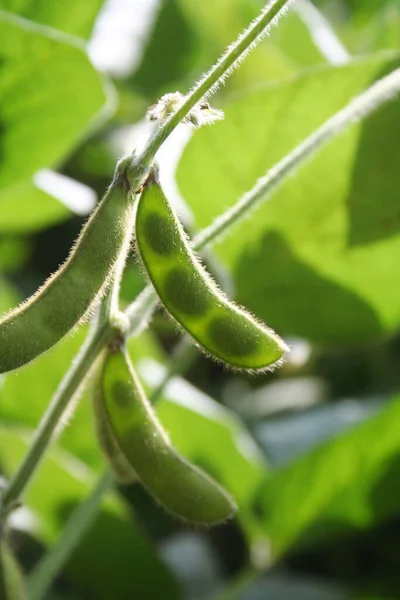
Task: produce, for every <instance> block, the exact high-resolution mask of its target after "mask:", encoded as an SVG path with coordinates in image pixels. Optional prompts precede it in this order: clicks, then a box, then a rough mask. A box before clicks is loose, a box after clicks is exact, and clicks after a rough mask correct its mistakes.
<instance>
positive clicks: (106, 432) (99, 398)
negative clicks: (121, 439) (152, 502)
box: [93, 354, 137, 485]
mask: <svg viewBox="0 0 400 600" xmlns="http://www.w3.org/2000/svg"><path fill="white" fill-rule="evenodd" d="M104 360H105V354H103V356H102V357H101V358H100V364H99V365H98V367H97V369H96V373H95V379H94V389H93V409H94V421H95V428H96V433H97V439H98V441H99V444H100V447H101V449H102V451H103V454H104V455H105V457H106V459H107V461H108V463H109V465H110V467H111V470H112V472H113V473H114V476H115V478H116V479H117V481H118V482H119V483H121V484H125V485H128V484H129V483H133V482H134V481H136V480H137V475H136V473H135V471H134V470H133V468H132V466H131V465H130V463H129V461H128V460H127V459H126V457H125V455H124V454H123V453H122V452H121V450H120V448H119V445H118V442H117V440H116V439H115V435H114V432H113V430H112V429H111V426H110V423H109V420H108V416H107V413H106V410H105V406H104V399H103V387H102V372H103V365H104Z"/></svg>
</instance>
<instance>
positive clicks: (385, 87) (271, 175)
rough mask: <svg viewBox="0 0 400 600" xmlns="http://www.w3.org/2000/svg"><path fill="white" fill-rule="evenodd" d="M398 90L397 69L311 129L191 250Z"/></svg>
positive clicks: (266, 196)
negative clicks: (307, 135)
mask: <svg viewBox="0 0 400 600" xmlns="http://www.w3.org/2000/svg"><path fill="white" fill-rule="evenodd" d="M399 92H400V69H396V70H395V71H393V72H392V73H390V74H389V75H386V76H385V77H382V79H379V80H378V81H377V82H376V83H374V84H373V85H372V86H371V87H369V88H368V89H367V90H366V91H365V92H363V93H362V94H360V95H359V96H357V97H356V98H355V99H354V100H352V101H351V102H349V104H347V106H345V108H343V109H342V110H340V111H339V112H337V113H336V114H334V115H333V116H332V117H331V118H329V119H328V120H327V121H325V123H324V124H323V125H321V127H319V128H318V129H317V130H316V131H314V132H313V133H312V134H311V135H310V136H309V137H307V138H306V139H305V140H304V141H303V142H302V143H301V144H299V145H298V146H297V147H296V148H295V149H294V150H293V151H292V152H291V153H290V154H288V155H287V156H285V158H283V159H282V160H281V161H279V162H278V163H277V164H276V165H275V166H274V167H272V169H270V170H269V171H268V173H267V174H266V175H265V176H264V177H261V179H259V180H258V181H257V183H256V184H255V186H254V187H253V188H252V189H251V190H250V191H249V192H247V193H246V194H244V196H242V198H241V199H240V200H239V201H238V202H237V203H236V204H235V205H234V206H233V207H232V208H231V209H230V210H228V211H226V212H225V213H224V214H223V215H221V216H220V217H218V218H217V219H216V220H215V221H214V222H213V223H212V224H211V225H210V226H209V227H206V228H205V229H204V230H203V231H202V232H200V234H199V235H198V236H196V237H195V239H194V240H193V247H194V248H195V250H202V249H203V248H205V247H206V246H208V245H209V244H210V243H213V242H215V241H216V240H217V239H218V238H220V237H221V235H223V234H224V233H226V232H227V231H228V230H229V229H230V228H231V227H232V225H234V224H236V223H237V222H239V221H241V220H242V219H243V218H244V217H245V216H247V214H248V212H249V211H250V210H252V209H253V208H255V207H256V206H257V205H258V204H260V203H261V202H264V201H265V200H268V199H269V197H270V195H271V193H272V192H273V191H275V189H276V188H277V187H278V186H279V185H281V184H282V183H283V182H284V181H285V180H286V178H287V177H289V176H290V175H293V173H294V172H295V171H296V169H298V168H299V167H300V166H303V165H304V164H305V163H306V161H307V160H308V159H309V158H310V157H311V156H313V155H314V154H316V153H317V152H318V150H320V149H321V148H322V147H323V146H325V145H326V144H327V143H328V142H330V141H331V140H333V139H334V138H335V137H336V136H338V135H339V134H340V133H342V132H343V131H345V130H346V129H347V128H348V127H349V126H350V125H352V124H354V123H357V122H359V121H361V120H363V119H365V118H366V117H368V116H369V115H370V114H371V113H373V112H375V111H376V110H377V109H378V108H380V107H381V106H382V105H383V104H385V103H386V102H388V101H389V100H392V99H393V98H394V97H395V96H396V95H397V94H398V93H399Z"/></svg>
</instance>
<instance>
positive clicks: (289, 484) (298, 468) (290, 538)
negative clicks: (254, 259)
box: [254, 399, 400, 557]
mask: <svg viewBox="0 0 400 600" xmlns="http://www.w3.org/2000/svg"><path fill="white" fill-rule="evenodd" d="M399 423H400V399H396V400H395V401H392V402H390V403H389V404H388V405H387V406H386V407H385V408H384V409H383V410H382V411H381V412H380V413H379V414H378V415H377V416H376V417H374V418H372V419H370V420H368V421H367V422H366V423H363V424H362V425H360V426H358V427H356V428H354V429H352V430H351V431H349V432H347V433H345V434H343V435H340V436H337V437H336V438H335V439H333V440H331V441H329V442H327V443H325V444H323V445H321V446H319V447H317V448H315V449H314V450H312V451H311V452H310V453H308V454H307V455H305V456H304V457H302V458H300V459H298V460H296V461H294V462H292V463H291V464H289V465H288V466H287V467H285V468H283V469H282V470H280V471H277V472H276V473H275V474H273V475H272V476H270V477H269V478H267V479H266V480H265V482H264V484H263V485H262V487H261V489H260V491H259V493H258V495H257V497H256V499H255V502H254V510H255V511H256V512H257V514H258V516H259V519H260V530H261V531H262V532H263V533H264V534H265V535H266V536H267V537H268V538H269V540H270V543H271V546H272V551H273V555H274V556H275V557H278V556H281V555H282V554H284V553H286V552H287V551H288V550H290V549H292V548H293V547H296V546H298V545H308V546H309V545H312V544H315V543H318V542H319V541H321V540H322V539H323V540H325V541H326V540H327V539H329V538H330V537H334V536H340V535H344V534H347V533H354V532H355V531H361V530H366V529H368V528H371V527H372V526H374V525H377V524H379V523H382V522H384V521H385V520H388V519H389V518H390V517H392V516H394V515H396V514H397V513H398V507H399V503H400V490H399V486H398V481H399V472H400V459H399V457H400V426H399Z"/></svg>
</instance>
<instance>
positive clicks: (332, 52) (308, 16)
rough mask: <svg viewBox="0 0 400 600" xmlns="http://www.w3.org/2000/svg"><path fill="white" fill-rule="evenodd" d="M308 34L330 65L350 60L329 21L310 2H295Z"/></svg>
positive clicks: (294, 5)
mask: <svg viewBox="0 0 400 600" xmlns="http://www.w3.org/2000/svg"><path fill="white" fill-rule="evenodd" d="M293 10H295V11H296V12H297V14H298V15H299V17H300V18H301V20H302V21H303V23H304V24H305V25H306V27H307V28H308V30H309V32H310V36H311V38H312V40H313V42H314V44H315V46H316V48H318V50H319V51H320V53H321V54H322V56H324V57H325V58H326V60H327V61H328V62H330V63H331V64H332V65H337V66H339V65H345V64H347V63H348V62H349V61H350V60H351V56H350V54H349V53H348V52H347V50H346V48H345V47H344V45H343V44H342V42H341V41H340V39H339V38H338V36H337V35H336V33H335V31H334V30H333V28H332V26H331V24H330V23H329V21H328V20H327V19H326V18H325V17H324V15H323V14H322V13H321V12H320V11H319V10H318V8H316V7H315V6H314V4H313V3H312V2H310V0H297V1H296V2H295V3H294V4H293Z"/></svg>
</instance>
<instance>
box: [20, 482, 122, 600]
mask: <svg viewBox="0 0 400 600" xmlns="http://www.w3.org/2000/svg"><path fill="white" fill-rule="evenodd" d="M113 481H114V476H113V475H112V473H111V472H110V471H106V472H105V473H104V474H103V475H102V476H101V477H100V478H99V479H98V481H97V483H96V485H95V487H94V488H93V490H92V492H91V494H90V496H88V497H87V498H86V499H85V500H84V502H83V503H82V504H80V505H79V506H78V508H77V509H76V510H75V511H74V512H73V514H72V515H71V517H70V519H69V520H68V521H67V522H66V524H65V527H64V528H63V530H62V534H61V537H60V539H59V540H58V541H57V542H56V543H55V545H54V546H52V548H51V551H49V552H48V553H47V554H46V555H45V556H44V557H43V559H42V560H41V561H40V563H39V565H38V566H37V567H36V569H35V570H34V571H33V573H32V575H31V577H30V579H29V598H30V600H41V599H42V598H44V597H45V596H46V593H47V591H48V590H49V588H50V587H51V585H52V583H53V580H54V578H55V577H56V576H57V574H58V573H59V572H60V571H61V570H62V568H63V567H64V565H65V564H66V562H67V561H68V559H69V557H70V556H71V554H72V552H73V551H74V550H75V548H76V547H77V546H78V545H79V542H80V541H81V540H82V538H83V537H84V536H85V534H86V532H87V531H88V530H89V529H90V527H91V525H92V524H93V521H94V519H95V517H96V515H97V513H98V510H99V507H100V505H101V502H102V500H103V498H104V495H105V494H106V493H107V492H108V491H109V490H110V489H111V486H112V483H113Z"/></svg>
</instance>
